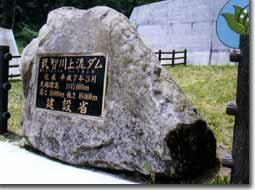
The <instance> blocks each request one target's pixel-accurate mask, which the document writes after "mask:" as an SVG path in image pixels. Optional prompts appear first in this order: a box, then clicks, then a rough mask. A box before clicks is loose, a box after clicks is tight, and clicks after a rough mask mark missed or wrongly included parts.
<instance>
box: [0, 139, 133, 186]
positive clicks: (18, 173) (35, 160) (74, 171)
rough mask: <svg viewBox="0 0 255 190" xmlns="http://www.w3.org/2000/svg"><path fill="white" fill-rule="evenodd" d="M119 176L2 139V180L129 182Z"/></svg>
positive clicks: (77, 182) (61, 182)
mask: <svg viewBox="0 0 255 190" xmlns="http://www.w3.org/2000/svg"><path fill="white" fill-rule="evenodd" d="M130 183H132V182H130V181H127V180H124V179H120V178H118V177H117V176H114V175H111V174H108V173H104V172H96V171H93V170H89V169H80V168H75V167H72V166H69V165H65V164H62V163H60V162H57V161H52V160H50V159H47V158H45V157H42V156H39V155H37V154H34V153H31V152H29V151H27V150H25V149H22V148H20V147H18V146H15V145H13V144H11V143H8V142H1V141H0V184H130Z"/></svg>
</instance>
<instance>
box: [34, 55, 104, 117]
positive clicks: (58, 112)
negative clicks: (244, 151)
mask: <svg viewBox="0 0 255 190" xmlns="http://www.w3.org/2000/svg"><path fill="white" fill-rule="evenodd" d="M43 56H60V57H61V56H62V57H72V56H104V57H105V71H104V84H103V98H102V109H101V115H100V116H93V115H83V114H79V113H69V112H65V111H60V110H50V109H45V108H39V107H36V100H37V88H38V77H39V72H38V70H39V66H40V59H41V58H42V57H43ZM35 63H36V65H35V69H36V72H35V81H36V85H35V97H34V103H33V104H34V110H37V111H48V112H51V113H52V114H54V115H57V114H64V115H65V114H66V115H67V116H76V117H82V118H84V119H90V120H103V119H104V116H105V112H104V110H105V109H104V108H105V98H106V88H107V86H106V85H107V73H108V56H107V55H105V54H104V53H101V52H96V53H91V52H86V53H60V52H56V53H55V52H53V53H37V57H36V59H35Z"/></svg>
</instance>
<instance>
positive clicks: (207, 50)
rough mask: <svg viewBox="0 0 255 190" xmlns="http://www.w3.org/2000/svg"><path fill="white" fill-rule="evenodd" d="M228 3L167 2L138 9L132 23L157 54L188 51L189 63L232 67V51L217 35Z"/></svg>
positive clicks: (208, 0)
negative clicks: (160, 51)
mask: <svg viewBox="0 0 255 190" xmlns="http://www.w3.org/2000/svg"><path fill="white" fill-rule="evenodd" d="M226 1H227V0H193V1H191V0H167V1H161V2H158V3H152V4H148V5H144V6H139V7H135V8H134V10H133V12H132V14H131V16H130V21H131V23H133V25H134V26H135V27H136V28H137V30H138V32H139V33H140V35H141V37H142V39H143V40H144V42H145V44H146V45H147V46H149V47H150V48H152V49H153V50H154V51H158V50H159V49H161V50H163V51H170V50H172V49H176V50H183V49H185V48H186V49H187V50H188V56H187V57H188V64H201V65H210V64H228V63H230V62H229V51H230V49H229V48H228V47H225V46H224V45H222V44H221V43H220V41H219V40H218V38H217V34H216V20H217V16H218V13H219V12H220V10H221V8H222V7H223V6H224V4H225V3H226Z"/></svg>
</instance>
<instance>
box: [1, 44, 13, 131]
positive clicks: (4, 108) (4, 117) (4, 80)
mask: <svg viewBox="0 0 255 190" xmlns="http://www.w3.org/2000/svg"><path fill="white" fill-rule="evenodd" d="M10 59H11V57H10V54H9V47H8V46H0V134H3V133H6V132H7V124H8V122H7V121H8V119H9V118H10V117H11V115H10V113H9V112H8V90H10V89H11V84H10V83H9V82H8V77H9V60H10Z"/></svg>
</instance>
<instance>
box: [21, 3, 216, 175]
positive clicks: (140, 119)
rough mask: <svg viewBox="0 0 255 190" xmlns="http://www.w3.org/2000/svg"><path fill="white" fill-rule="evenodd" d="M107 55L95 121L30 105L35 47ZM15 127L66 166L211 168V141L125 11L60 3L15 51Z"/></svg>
mask: <svg viewBox="0 0 255 190" xmlns="http://www.w3.org/2000/svg"><path fill="white" fill-rule="evenodd" d="M48 52H55V53H58V52H66V53H67V52H70V53H73V52H94V53H96V52H102V53H104V54H105V55H106V56H107V57H108V76H107V80H108V81H107V89H106V100H105V110H104V116H103V120H88V119H85V118H84V117H82V116H81V115H78V114H77V115H72V114H71V115H68V114H59V113H52V112H50V113H49V112H48V111H47V110H35V105H34V104H33V103H32V102H34V100H35V97H36V90H35V85H36V79H35V78H36V75H37V71H36V67H35V66H36V64H38V53H48ZM22 75H23V83H24V94H25V106H24V113H23V122H22V126H23V132H24V135H25V136H26V137H27V139H28V140H29V141H30V143H31V144H32V146H33V147H35V148H37V149H39V150H40V151H42V152H44V153H46V154H47V155H49V156H51V157H54V158H57V159H60V160H62V161H64V162H67V163H71V164H74V165H80V166H84V165H89V166H94V167H99V168H107V169H114V170H124V171H131V172H139V173H141V174H144V175H150V174H152V173H154V174H158V175H163V176H169V177H183V176H185V175H190V174H194V173H197V172H199V171H200V170H202V169H206V168H209V167H211V166H212V165H213V164H214V162H215V158H216V141H215V138H214V135H213V133H212V132H211V131H210V130H209V129H208V128H207V126H206V123H205V122H204V121H203V119H202V117H201V116H200V115H199V113H198V112H197V111H196V109H195V108H194V107H193V105H192V104H191V103H190V102H189V101H188V100H187V98H186V97H185V95H184V94H183V93H182V91H181V90H180V88H179V87H178V86H177V85H176V83H175V82H174V81H173V80H172V79H171V77H170V76H169V74H168V72H167V71H166V70H165V69H164V68H163V67H162V66H161V65H160V64H159V62H158V61H157V57H156V56H155V55H154V54H153V52H152V51H151V49H149V48H147V47H146V46H145V45H144V43H143V42H142V40H141V39H140V37H139V35H138V34H137V32H136V30H135V29H134V28H133V27H132V25H131V24H130V23H129V21H128V18H126V17H125V16H123V15H121V14H120V13H118V12H116V11H114V10H112V9H110V8H107V7H95V8H92V9H89V10H79V9H75V8H71V7H65V8H60V9H57V10H54V11H52V12H50V13H49V16H48V20H47V23H46V24H45V25H44V26H43V27H42V28H41V30H40V32H39V36H38V38H36V39H34V40H33V41H32V42H31V43H30V44H29V45H28V46H27V47H26V48H25V49H24V51H23V55H22Z"/></svg>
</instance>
